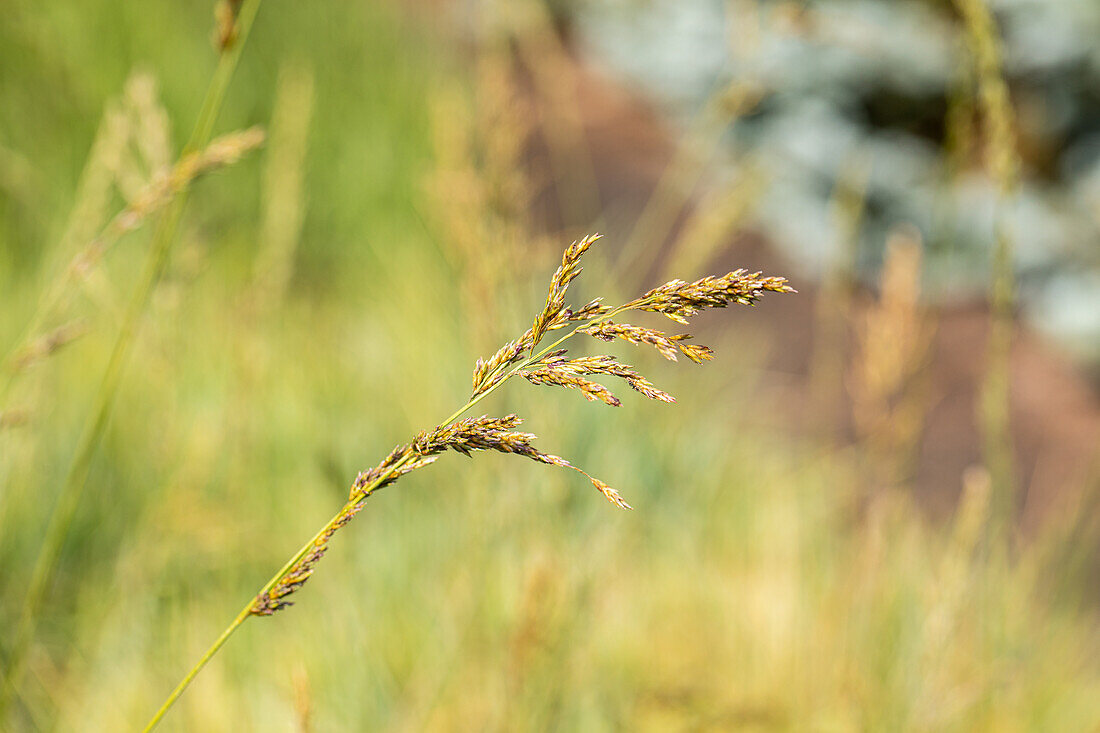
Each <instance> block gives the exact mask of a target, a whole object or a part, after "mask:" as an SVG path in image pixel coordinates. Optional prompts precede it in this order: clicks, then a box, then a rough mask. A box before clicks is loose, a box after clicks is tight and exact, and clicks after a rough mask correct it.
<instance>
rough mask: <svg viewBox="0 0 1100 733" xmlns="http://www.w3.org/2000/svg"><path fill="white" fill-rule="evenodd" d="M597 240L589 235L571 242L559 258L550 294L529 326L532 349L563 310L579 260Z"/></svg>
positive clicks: (577, 273) (597, 236) (579, 270)
mask: <svg viewBox="0 0 1100 733" xmlns="http://www.w3.org/2000/svg"><path fill="white" fill-rule="evenodd" d="M599 238H600V235H599V234H590V235H589V236H587V237H585V238H584V239H580V240H578V241H576V242H573V243H572V244H571V245H569V246H568V247H567V248H566V250H565V254H563V255H562V258H561V266H560V267H558V269H557V271H556V272H554V276H553V277H552V278H550V292H549V294H548V295H547V296H546V305H545V306H544V307H543V309H542V312H541V313H539V315H538V317H537V318H535V324H534V325H533V326H531V348H532V349H534V348H535V346H537V345H538V343H539V341H541V340H542V337H543V335H544V334H545V333H546V331H547V330H548V329H549V327H550V324H551V323H553V322H554V321H555V320H556V319H557V318H558V316H559V315H561V312H562V310H563V309H564V308H565V292H566V290H568V289H569V284H570V283H571V282H573V281H574V280H575V279H576V278H577V276H578V275H580V274H581V269H582V268H581V267H580V264H579V263H580V259H581V257H582V256H583V255H584V253H585V252H587V251H588V248H589V247H591V246H592V245H593V244H594V243H595V242H596V240H597V239H599Z"/></svg>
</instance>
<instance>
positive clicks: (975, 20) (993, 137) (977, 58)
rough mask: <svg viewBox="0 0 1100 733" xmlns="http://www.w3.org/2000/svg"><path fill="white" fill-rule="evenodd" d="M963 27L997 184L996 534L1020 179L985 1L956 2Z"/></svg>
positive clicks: (1006, 441)
mask: <svg viewBox="0 0 1100 733" xmlns="http://www.w3.org/2000/svg"><path fill="white" fill-rule="evenodd" d="M955 5H956V7H957V8H958V10H959V13H960V15H962V17H963V21H964V23H965V26H966V31H967V36H968V45H969V49H970V54H971V56H972V57H973V63H974V67H975V71H976V73H975V76H976V81H977V102H978V106H979V108H980V109H981V112H982V124H983V128H984V133H985V138H986V159H987V163H988V166H989V169H990V173H991V175H992V177H993V180H994V182H995V183H996V184H997V189H998V191H997V194H998V198H997V209H996V213H995V222H994V229H995V231H994V244H993V253H992V258H991V259H992V267H991V270H992V277H991V280H990V297H989V306H990V335H989V342H988V346H987V354H988V356H987V364H988V365H987V367H986V374H985V379H984V381H983V383H982V390H981V400H980V407H979V416H978V417H979V424H980V426H981V430H982V434H983V435H982V437H983V443H984V445H983V452H984V454H985V456H984V457H985V462H986V465H987V467H988V469H989V472H990V474H991V476H992V479H993V491H994V503H993V507H994V511H993V519H994V523H995V525H997V526H996V527H995V528H996V529H997V530H998V531H999V530H1001V529H1004V528H1006V527H1007V525H1008V524H1009V523H1010V522H1011V518H1012V513H1013V505H1014V494H1015V490H1014V486H1013V484H1014V480H1013V465H1012V433H1011V420H1010V404H1009V387H1010V384H1009V382H1010V376H1011V375H1010V365H1009V360H1010V357H1011V352H1012V335H1013V328H1014V319H1013V308H1014V302H1015V289H1016V282H1015V280H1016V275H1015V268H1014V246H1013V245H1014V243H1013V238H1012V231H1011V226H1010V224H1009V221H1008V217H1009V215H1010V213H1011V209H1012V204H1013V200H1014V197H1015V193H1016V189H1017V186H1018V181H1019V176H1020V170H1019V169H1020V164H1019V155H1018V153H1017V151H1016V142H1015V137H1014V133H1013V129H1014V127H1015V115H1014V113H1013V110H1012V100H1011V98H1010V96H1009V90H1008V85H1007V84H1006V83H1005V80H1004V75H1003V73H1002V63H1001V47H1000V36H999V34H998V31H997V28H996V24H995V21H994V18H993V15H992V13H991V12H990V9H989V7H988V5H987V2H986V0H955Z"/></svg>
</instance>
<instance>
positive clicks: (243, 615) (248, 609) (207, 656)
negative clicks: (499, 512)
mask: <svg viewBox="0 0 1100 733" xmlns="http://www.w3.org/2000/svg"><path fill="white" fill-rule="evenodd" d="M623 310H626V309H625V308H616V309H614V310H613V311H611V312H610V313H606V314H604V315H601V316H598V317H596V318H593V319H590V320H587V321H584V322H582V323H581V324H579V325H577V326H576V327H574V328H573V329H571V330H570V331H569V332H568V333H566V334H565V335H564V336H562V337H560V338H559V339H558V340H556V341H554V342H552V343H551V344H549V345H548V346H545V347H544V348H542V349H540V350H539V351H538V352H537V353H534V354H532V355H531V356H529V357H528V358H527V359H525V360H524V361H523V362H521V363H520V364H518V365H516V366H515V367H513V368H512V369H511V370H509V372H508V373H507V374H506V375H505V376H504V378H503V379H501V380H500V381H499V382H496V383H495V384H492V385H491V386H490V387H489V388H488V389H486V390H485V391H484V392H482V393H481V394H479V395H477V396H476V397H473V398H471V399H470V400H469V401H467V402H466V404H464V405H463V406H462V407H460V408H458V409H457V410H455V411H454V412H453V413H451V415H450V416H449V417H447V418H446V419H445V420H444V421H443V422H442V423H440V425H444V426H446V425H450V424H451V423H453V422H454V421H455V420H457V419H458V418H460V417H462V416H463V415H464V414H466V412H468V411H469V410H470V409H471V408H473V407H474V405H476V404H477V403H479V402H481V401H482V400H483V399H485V398H486V397H488V396H489V395H490V394H492V393H493V392H494V391H495V390H496V389H497V388H499V387H500V386H501V385H502V384H504V383H505V382H507V381H508V380H509V379H511V378H512V377H514V376H515V375H516V374H517V373H518V372H519V371H521V370H523V369H525V368H527V367H529V366H531V365H532V364H534V363H536V362H538V360H539V359H541V358H542V357H543V356H545V355H546V354H548V353H549V352H550V351H551V350H552V349H554V348H556V347H558V346H560V345H561V344H562V343H564V342H565V341H567V340H568V339H570V338H572V337H573V336H575V335H577V333H578V332H579V331H580V330H581V329H582V328H585V327H587V326H591V325H593V324H596V323H600V322H603V321H606V320H608V319H610V318H612V317H613V316H615V315H617V314H619V313H621V312H623ZM411 458H412V455H411V454H410V455H407V456H405V457H404V458H402V459H401V460H399V461H397V462H396V463H394V465H393V466H391V467H390V469H389V470H388V471H386V472H385V473H383V474H382V475H380V476H379V477H378V478H377V479H375V480H374V481H372V482H371V483H370V484H368V485H367V486H365V487H364V488H363V491H362V492H360V493H359V494H356V495H354V496H353V497H352V498H351V499H349V500H348V502H347V503H346V504H344V506H343V507H341V508H340V511H338V512H337V513H336V514H334V515H333V517H332V519H330V520H329V521H328V522H326V523H325V526H323V527H322V528H321V529H320V530H319V531H318V532H317V533H316V534H315V535H313V537H312V538H311V539H310V540H309V542H306V543H305V544H304V545H302V547H301V548H300V549H299V550H298V551H297V552H296V553H294V555H293V556H292V557H291V558H290V559H289V560H287V561H286V563H285V564H284V565H283V567H282V568H280V569H279V572H277V573H275V575H273V576H271V579H270V580H268V581H267V583H266V584H264V586H263V587H262V588H261V589H260V590H259V592H258V593H257V594H256V596H253V597H252V598H250V599H249V601H248V603H247V604H245V606H244V608H242V609H241V611H240V613H238V614H237V617H236V618H234V619H233V621H232V623H230V624H229V626H227V627H226V628H225V630H224V631H223V632H222V633H221V635H220V636H218V638H217V640H215V641H214V643H213V644H212V645H211V646H210V648H209V649H207V650H206V652H205V653H203V655H202V656H201V657H199V661H198V662H196V663H195V665H194V666H193V667H191V669H190V670H189V671H188V672H187V674H186V675H184V677H183V679H182V680H180V683H179V684H178V685H176V688H175V689H174V690H172V694H170V695H169V696H168V697H167V699H165V701H164V704H162V705H161V706H160V708H159V709H158V710H157V712H156V714H155V715H154V716H153V717H152V719H151V720H150V721H149V722H148V724H146V726H145V728H144V731H145V732H146V733H148V731H151V730H152V729H153V728H155V727H156V726H157V724H158V723H160V721H161V719H162V718H163V717H164V715H165V713H167V712H168V710H169V709H171V707H172V705H174V704H175V702H176V700H178V699H179V697H180V695H182V694H183V692H184V690H186V689H187V687H188V685H190V684H191V681H192V680H194V679H195V677H196V676H197V675H198V673H199V672H200V671H201V670H202V668H203V667H205V666H206V663H207V662H209V661H210V660H211V659H212V658H213V657H214V655H215V654H217V653H218V650H219V649H221V648H222V646H224V645H225V642H226V641H227V640H228V639H229V637H230V636H232V635H233V632H235V631H236V630H237V629H238V628H239V627H240V626H241V625H242V624H243V623H244V622H245V621H246V620H248V618H249V616H250V615H251V614H252V608H253V603H254V602H255V598H256V597H257V596H260V595H263V594H264V593H267V592H268V591H270V590H271V589H272V588H274V587H275V585H276V584H277V583H278V582H279V581H280V580H282V579H283V577H284V576H286V574H287V573H288V572H290V570H291V569H292V568H293V567H294V566H295V565H296V564H297V563H298V561H299V560H301V559H302V558H303V557H305V555H306V553H308V552H309V551H310V550H311V549H312V548H313V547H314V546H315V545H316V543H317V542H318V541H319V540H321V538H322V537H324V536H325V535H326V534H327V533H328V532H329V531H330V530H331V529H332V528H334V527H335V526H336V525H337V523H338V522H340V521H341V518H342V517H344V515H345V513H346V512H347V511H348V510H349V509H352V508H354V507H356V506H358V505H359V504H361V503H362V502H364V501H366V499H367V498H368V497H369V496H370V495H371V494H372V493H374V491H375V489H377V488H378V487H379V486H381V485H382V483H383V482H385V480H386V479H387V478H388V477H389V476H391V475H393V474H394V473H395V472H397V471H398V470H400V468H401V467H402V466H404V465H405V464H406V463H408V461H409V460H410V459H411ZM586 475H587V474H586Z"/></svg>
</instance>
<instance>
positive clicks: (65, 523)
mask: <svg viewBox="0 0 1100 733" xmlns="http://www.w3.org/2000/svg"><path fill="white" fill-rule="evenodd" d="M260 3H261V0H245V2H244V3H243V5H242V6H241V9H240V14H239V15H238V18H237V27H238V31H237V38H236V41H235V42H234V43H233V44H231V45H230V46H228V47H227V48H225V49H224V50H223V51H222V53H221V56H220V58H219V61H218V66H217V69H216V70H215V72H214V77H213V79H212V80H211V82H210V86H209V88H208V89H207V92H206V97H205V99H204V100H203V104H202V108H201V110H200V112H199V116H198V120H197V122H196V123H195V128H194V130H193V132H192V134H191V138H190V140H189V141H188V143H187V145H186V146H185V147H184V149H183V152H182V154H181V157H182V156H186V155H188V154H190V153H192V152H195V151H197V150H200V149H201V148H202V147H203V146H205V145H206V143H207V142H208V141H209V140H210V137H211V135H212V133H213V130H214V124H215V122H216V121H217V118H218V113H219V112H220V111H221V108H222V104H223V102H224V101H225V96H226V92H227V90H228V88H229V83H230V81H231V79H232V78H233V72H234V70H235V69H236V67H237V63H238V61H239V59H240V55H241V49H242V48H243V47H244V44H245V41H246V39H247V38H248V33H249V31H250V30H251V28H252V24H253V22H254V20H255V18H256V13H257V11H258V10H259V6H260ZM188 190H189V189H187V188H184V189H183V190H181V191H180V192H179V193H178V194H177V195H176V197H175V199H174V201H173V202H172V204H171V206H170V207H169V208H168V210H167V211H166V213H165V214H164V216H163V218H161V220H160V222H159V225H158V227H157V229H156V232H155V234H154V236H153V242H152V245H151V250H150V253H149V258H148V259H147V260H146V264H145V268H144V270H143V272H142V275H141V278H140V280H139V281H138V285H137V288H136V289H135V291H134V295H133V298H132V300H131V301H130V305H129V306H128V308H127V310H126V313H125V316H124V318H123V321H122V325H121V327H120V329H119V333H118V336H117V337H116V339H115V343H114V347H113V348H112V350H111V356H110V358H109V360H108V362H107V367H106V369H105V370H104V373H103V379H102V381H101V382H100V385H99V389H98V391H97V392H96V396H95V400H94V402H93V407H92V412H91V414H90V416H89V419H88V422H87V423H86V424H85V427H84V431H83V432H82V433H81V436H80V440H79V442H78V443H77V448H76V453H75V455H74V457H73V461H72V464H71V465H70V467H69V472H68V474H67V476H66V479H65V483H64V485H63V487H62V489H61V495H60V497H59V498H58V501H57V504H56V506H55V508H54V511H53V513H52V515H51V516H50V520H49V524H48V526H47V529H46V533H45V539H44V540H43V543H42V549H41V550H40V551H39V554H38V558H37V560H36V562H35V566H34V570H33V572H32V575H31V582H30V585H29V586H28V589H27V595H26V598H25V600H24V604H23V610H22V612H21V614H20V618H19V623H18V625H17V627H16V631H15V634H14V636H13V643H12V647H11V650H10V653H9V658H8V661H7V664H6V670H5V674H4V677H5V683H6V684H5V685H4V688H3V690H0V716H3V714H4V711H5V709H6V708H7V705H8V703H9V701H10V699H11V696H12V694H13V693H15V692H17V691H18V689H19V681H20V677H21V675H22V669H23V664H24V658H25V654H26V650H27V647H28V645H29V643H30V641H31V638H32V637H33V635H34V630H35V619H36V617H37V615H38V611H39V609H40V607H41V605H42V600H43V598H44V597H45V594H46V590H47V589H48V587H49V585H50V583H51V582H52V580H53V577H54V573H55V572H56V569H57V562H58V556H59V555H60V551H61V547H62V546H63V544H64V542H65V538H66V536H67V535H68V533H69V528H70V526H71V525H72V520H73V517H74V516H75V514H76V509H77V507H78V506H79V504H80V499H81V496H82V495H83V493H84V487H85V485H86V484H87V479H88V473H89V471H90V468H91V463H92V459H93V458H94V456H95V452H96V449H97V448H98V447H99V444H100V441H101V440H102V437H103V432H104V430H105V428H106V426H107V421H108V419H109V418H110V415H111V408H112V406H113V405H114V400H115V396H116V394H117V392H118V386H119V382H120V380H121V377H122V373H123V370H124V367H125V364H126V359H127V356H128V355H129V353H130V348H131V347H132V345H133V342H134V338H135V336H136V335H137V332H138V328H139V325H140V321H141V317H142V315H143V314H144V313H145V309H146V307H147V306H148V303H149V300H150V298H151V296H152V293H153V290H154V289H155V287H156V284H157V282H159V280H160V278H161V276H162V275H163V273H164V270H165V267H166V265H167V263H168V256H169V254H170V253H171V250H172V245H173V244H174V243H175V240H176V234H177V231H178V229H179V223H180V220H181V218H182V216H183V211H184V208H185V206H186V204H187V196H188Z"/></svg>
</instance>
